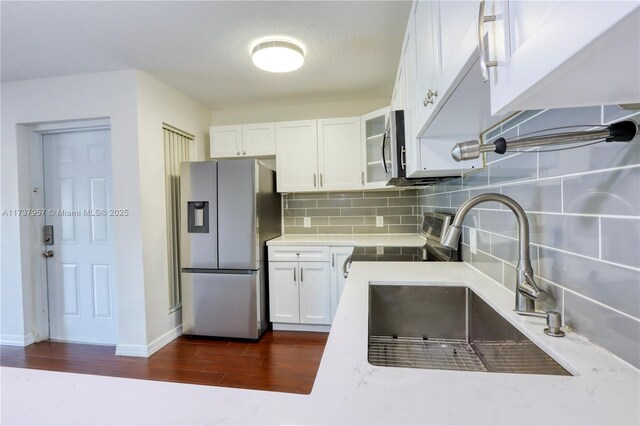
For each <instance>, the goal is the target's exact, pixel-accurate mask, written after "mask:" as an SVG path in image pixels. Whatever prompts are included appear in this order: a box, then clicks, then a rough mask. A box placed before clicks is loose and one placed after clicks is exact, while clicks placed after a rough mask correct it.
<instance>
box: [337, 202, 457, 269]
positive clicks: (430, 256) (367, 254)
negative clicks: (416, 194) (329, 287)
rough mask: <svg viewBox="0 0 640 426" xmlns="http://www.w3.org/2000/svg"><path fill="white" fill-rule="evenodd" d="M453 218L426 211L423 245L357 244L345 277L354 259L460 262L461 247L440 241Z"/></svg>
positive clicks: (349, 259) (421, 231)
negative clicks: (457, 247) (447, 244)
mask: <svg viewBox="0 0 640 426" xmlns="http://www.w3.org/2000/svg"><path fill="white" fill-rule="evenodd" d="M452 217H453V216H452V215H448V214H443V213H425V214H424V216H423V218H422V226H421V227H420V235H422V236H424V237H425V240H426V243H425V245H424V246H421V247H415V246H414V247H397V246H376V247H370V246H369V247H367V246H357V247H356V248H355V249H354V250H353V253H352V254H351V256H350V257H349V258H347V260H346V262H345V264H344V265H343V272H344V273H345V276H346V275H347V274H348V272H349V267H350V266H351V263H352V262H459V261H460V254H459V250H452V249H450V248H448V247H445V246H443V245H442V244H440V238H441V236H442V235H443V234H444V233H445V232H446V230H447V228H448V227H449V224H450V223H451V219H452Z"/></svg>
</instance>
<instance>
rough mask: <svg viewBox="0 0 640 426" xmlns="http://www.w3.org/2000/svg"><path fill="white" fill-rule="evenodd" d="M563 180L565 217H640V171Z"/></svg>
mask: <svg viewBox="0 0 640 426" xmlns="http://www.w3.org/2000/svg"><path fill="white" fill-rule="evenodd" d="M636 149H638V148H636ZM563 180H564V183H563V192H564V195H563V202H564V212H565V213H589V214H598V215H623V216H638V215H640V190H639V189H640V167H633V168H627V169H618V170H610V171H604V172H598V173H591V174H585V175H577V176H569V177H565V178H563Z"/></svg>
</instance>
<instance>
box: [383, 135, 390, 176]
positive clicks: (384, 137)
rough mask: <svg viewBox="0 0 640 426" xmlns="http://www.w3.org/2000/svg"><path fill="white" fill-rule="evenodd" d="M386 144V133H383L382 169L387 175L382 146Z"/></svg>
mask: <svg viewBox="0 0 640 426" xmlns="http://www.w3.org/2000/svg"><path fill="white" fill-rule="evenodd" d="M386 142H387V132H384V135H383V136H382V167H383V168H384V172H385V173H389V170H388V169H387V159H386V158H385V156H384V146H385V145H386Z"/></svg>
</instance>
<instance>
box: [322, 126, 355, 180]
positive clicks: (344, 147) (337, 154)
mask: <svg viewBox="0 0 640 426" xmlns="http://www.w3.org/2000/svg"><path fill="white" fill-rule="evenodd" d="M361 149H362V142H361V138H360V117H348V118H331V119H327V120H318V170H319V171H320V176H319V178H320V179H319V184H320V185H319V188H320V190H321V191H328V190H348V189H361V188H362V186H363V183H362V182H363V179H362V162H361V155H362V154H361Z"/></svg>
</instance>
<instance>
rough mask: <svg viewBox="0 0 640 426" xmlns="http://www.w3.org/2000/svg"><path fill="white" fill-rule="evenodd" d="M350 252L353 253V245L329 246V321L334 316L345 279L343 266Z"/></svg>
mask: <svg viewBox="0 0 640 426" xmlns="http://www.w3.org/2000/svg"><path fill="white" fill-rule="evenodd" d="M351 253H353V247H331V322H333V318H334V317H335V316H336V311H337V310H338V303H340V297H341V296H342V290H343V289H344V283H345V281H347V279H346V278H345V276H344V268H345V266H346V265H345V262H346V261H347V258H348V257H349V256H351Z"/></svg>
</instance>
